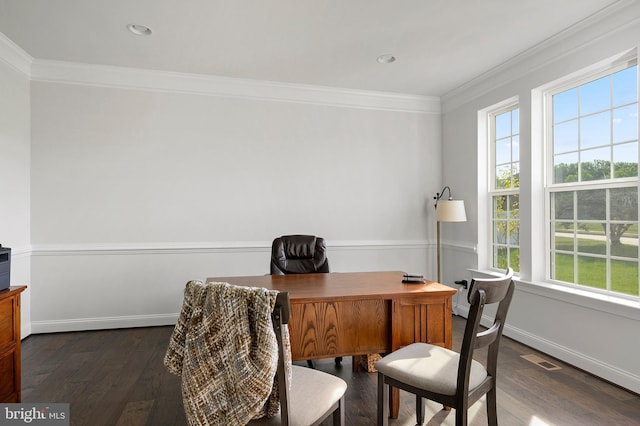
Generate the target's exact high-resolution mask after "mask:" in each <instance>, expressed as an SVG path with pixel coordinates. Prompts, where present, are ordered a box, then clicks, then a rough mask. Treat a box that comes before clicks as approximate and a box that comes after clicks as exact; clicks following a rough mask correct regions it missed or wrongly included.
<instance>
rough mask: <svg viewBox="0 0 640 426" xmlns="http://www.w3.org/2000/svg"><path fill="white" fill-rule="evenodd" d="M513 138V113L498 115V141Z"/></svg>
mask: <svg viewBox="0 0 640 426" xmlns="http://www.w3.org/2000/svg"><path fill="white" fill-rule="evenodd" d="M507 136H511V111H508V112H505V113H502V114H500V115H496V139H502V138H505V137H507Z"/></svg>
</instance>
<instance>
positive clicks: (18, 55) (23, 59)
mask: <svg viewBox="0 0 640 426" xmlns="http://www.w3.org/2000/svg"><path fill="white" fill-rule="evenodd" d="M0 61H2V62H4V63H5V64H7V65H9V66H10V67H12V68H14V69H15V70H16V71H18V72H20V73H22V74H24V75H25V76H27V77H30V76H31V64H32V63H33V57H32V56H31V55H29V54H28V53H27V52H25V51H24V50H22V48H20V46H18V45H17V44H15V43H14V42H13V41H11V40H10V39H9V38H8V37H7V36H5V35H4V34H3V33H1V32H0Z"/></svg>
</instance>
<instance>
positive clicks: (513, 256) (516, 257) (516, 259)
mask: <svg viewBox="0 0 640 426" xmlns="http://www.w3.org/2000/svg"><path fill="white" fill-rule="evenodd" d="M509 266H510V267H511V268H512V269H513V272H520V249H519V248H517V247H512V248H510V249H509ZM501 269H507V268H506V267H504V268H501Z"/></svg>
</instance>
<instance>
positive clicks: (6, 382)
mask: <svg viewBox="0 0 640 426" xmlns="http://www.w3.org/2000/svg"><path fill="white" fill-rule="evenodd" d="M25 288H27V287H26V286H21V287H9V288H8V289H6V290H2V291H0V402H3V403H8V402H21V395H20V391H21V388H20V386H21V384H20V293H22V292H23V291H24V289H25Z"/></svg>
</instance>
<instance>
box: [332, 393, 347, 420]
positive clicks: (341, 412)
mask: <svg viewBox="0 0 640 426" xmlns="http://www.w3.org/2000/svg"><path fill="white" fill-rule="evenodd" d="M344 424H345V406H344V396H342V398H340V401H338V408H337V409H336V411H334V412H333V425H334V426H344Z"/></svg>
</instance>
